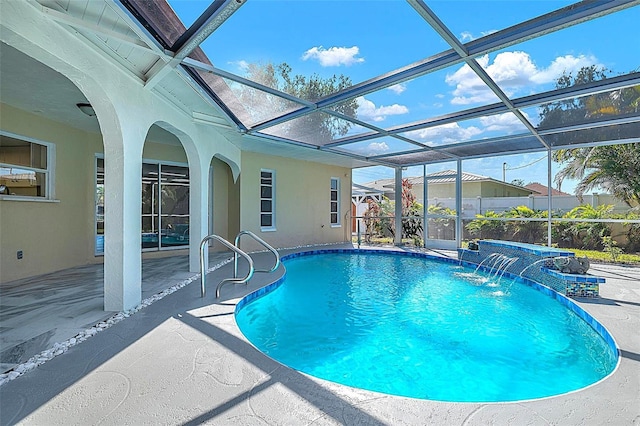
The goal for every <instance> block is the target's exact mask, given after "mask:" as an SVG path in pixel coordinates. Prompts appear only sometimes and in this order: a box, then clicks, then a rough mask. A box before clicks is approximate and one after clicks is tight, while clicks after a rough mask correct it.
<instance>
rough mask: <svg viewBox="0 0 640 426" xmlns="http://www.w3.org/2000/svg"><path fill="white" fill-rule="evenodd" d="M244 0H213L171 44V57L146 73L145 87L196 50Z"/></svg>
mask: <svg viewBox="0 0 640 426" xmlns="http://www.w3.org/2000/svg"><path fill="white" fill-rule="evenodd" d="M245 1H246V0H215V1H214V2H213V3H211V5H209V7H208V8H207V10H205V11H204V13H203V14H202V15H200V17H199V18H198V19H197V20H196V22H194V23H193V25H191V27H189V29H188V30H187V31H185V32H184V33H183V34H182V35H181V36H180V38H178V40H177V41H176V42H175V43H174V44H173V46H172V47H171V49H170V50H171V51H172V52H174V56H173V58H171V59H170V60H168V61H162V60H160V61H158V62H157V63H156V64H155V65H154V66H153V67H152V68H151V69H150V70H149V72H148V73H147V82H146V83H145V87H147V88H149V89H151V88H153V86H155V85H156V84H158V82H159V81H160V80H162V79H163V78H164V77H165V76H167V75H168V74H169V73H170V72H171V71H173V70H174V69H175V68H176V67H177V66H178V65H180V63H181V62H182V60H183V59H184V58H186V57H187V56H189V55H190V54H191V52H193V51H194V50H196V49H197V48H198V47H199V46H200V43H202V42H203V41H204V40H205V39H206V38H207V37H209V36H210V35H211V34H212V33H213V32H214V31H215V30H216V29H218V28H219V27H220V25H222V23H223V22H224V21H226V20H227V19H228V18H229V17H230V16H231V15H232V14H233V13H234V12H235V11H236V10H238V9H239V8H240V6H242V5H243V4H244V3H245Z"/></svg>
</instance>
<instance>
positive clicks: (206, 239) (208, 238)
mask: <svg viewBox="0 0 640 426" xmlns="http://www.w3.org/2000/svg"><path fill="white" fill-rule="evenodd" d="M211 240H216V241H218V242H219V243H221V244H222V245H224V246H225V247H227V248H228V249H229V250H231V251H233V253H234V258H235V260H236V265H237V260H238V255H240V256H242V257H244V258H245V259H247V262H249V272H248V273H247V276H246V277H244V278H238V277H237V276H235V275H237V274H234V277H233V278H225V279H224V280H222V281H220V283H219V284H218V286H217V287H216V298H220V288H221V287H222V286H223V285H224V284H226V283H234V284H244V283H246V282H247V281H249V280H250V279H251V277H253V273H254V271H255V268H254V266H253V259H251V257H250V256H249V255H248V254H247V253H245V252H243V251H242V250H240V249H239V248H238V247H236V246H234V245H233V244H231V243H230V242H229V241H227V240H225V239H224V238H222V237H221V236H219V235H215V234H211V235H207V236H206V237H204V238H203V239H202V242H201V243H200V292H201V297H204V294H205V274H206V271H205V268H204V264H205V262H204V249H205V247H206V246H207V244H208V243H209V241H211Z"/></svg>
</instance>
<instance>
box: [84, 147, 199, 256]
mask: <svg viewBox="0 0 640 426" xmlns="http://www.w3.org/2000/svg"><path fill="white" fill-rule="evenodd" d="M141 220H142V248H143V249H145V251H146V250H160V249H171V248H184V246H187V245H189V168H188V167H185V166H179V165H173V164H165V163H149V162H143V163H142V215H141ZM102 253H104V160H103V159H102V158H97V159H96V254H102Z"/></svg>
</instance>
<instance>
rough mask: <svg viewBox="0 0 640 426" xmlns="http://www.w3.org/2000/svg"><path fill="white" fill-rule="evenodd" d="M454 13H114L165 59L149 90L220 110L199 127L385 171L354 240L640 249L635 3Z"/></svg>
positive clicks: (132, 8)
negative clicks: (607, 244)
mask: <svg viewBox="0 0 640 426" xmlns="http://www.w3.org/2000/svg"><path fill="white" fill-rule="evenodd" d="M450 3H451V2H428V1H427V2H425V1H422V0H408V1H407V2H385V1H382V2H365V1H347V2H314V1H311V2H276V1H273V2H259V1H251V0H249V1H242V0H230V1H214V2H212V3H209V2H183V1H178V0H174V1H171V0H169V1H168V3H167V4H164V3H162V2H145V1H136V0H121V6H122V7H124V8H125V9H126V10H127V11H128V12H129V13H130V14H131V15H132V16H134V17H135V18H136V20H137V21H138V22H139V24H140V29H141V30H144V31H147V32H148V33H150V35H151V36H152V37H153V38H154V40H155V41H156V42H157V44H158V45H159V47H160V48H161V49H163V50H164V51H165V52H167V56H166V57H165V58H162V59H163V60H161V61H158V62H157V63H156V64H155V65H154V66H153V67H152V68H151V69H149V70H148V72H147V73H146V78H147V84H154V81H155V80H157V79H159V78H161V76H162V74H163V73H164V72H166V70H167V69H171V68H176V69H178V70H179V71H180V73H182V75H183V77H184V78H185V79H187V80H189V81H190V82H191V84H193V85H196V86H197V87H198V89H199V90H200V93H201V95H202V96H203V97H204V98H206V99H207V101H208V102H210V103H211V104H212V105H215V107H216V108H217V109H218V111H219V113H220V114H219V117H196V118H198V119H201V120H206V121H213V122H215V123H217V124H218V125H220V126H230V127H231V128H233V129H235V130H236V131H237V132H239V133H241V134H243V135H246V138H245V141H246V142H245V145H246V146H247V147H248V148H247V149H260V148H259V145H260V144H261V143H264V141H265V139H268V140H269V141H271V142H273V141H275V142H277V143H279V144H283V145H284V146H290V145H295V146H297V147H304V148H308V149H309V150H315V151H324V152H328V153H333V154H337V155H340V156H348V157H352V158H353V159H355V160H358V163H356V167H364V166H379V167H376V168H374V169H372V170H374V171H375V170H378V171H379V170H386V171H385V172H384V173H386V174H385V175H380V176H379V177H377V176H375V174H372V172H366V173H364V175H365V176H367V177H368V178H369V179H368V180H369V181H378V180H380V179H383V178H387V179H386V187H385V188H383V189H381V188H378V189H381V192H383V193H387V194H388V195H389V197H390V203H389V204H388V205H387V206H386V212H380V211H378V212H377V216H375V218H377V219H372V216H371V215H372V214H373V213H372V212H371V209H368V210H367V214H368V215H370V216H368V217H365V218H364V220H360V221H358V222H356V221H355V220H354V219H355V218H356V217H359V218H360V219H363V218H362V216H358V213H354V212H352V214H351V215H352V218H351V220H350V221H349V222H351V223H353V228H354V229H352V231H353V232H354V234H355V233H358V232H361V233H362V235H363V236H364V237H366V234H367V233H371V232H374V228H376V227H377V228H378V229H377V230H378V232H380V233H381V234H385V232H386V235H390V236H391V237H393V238H394V241H395V242H396V243H400V242H401V241H402V237H403V236H405V237H413V241H414V242H415V243H416V244H419V245H425V246H432V247H449V248H454V247H460V246H461V244H463V242H464V241H468V240H472V239H478V238H504V239H516V240H522V241H526V242H532V243H534V242H535V243H541V244H548V245H552V244H553V245H559V246H585V247H589V248H598V247H600V248H601V247H602V239H601V238H602V237H603V236H605V237H606V236H609V237H613V238H614V239H615V240H616V243H614V244H618V243H619V244H621V245H622V246H624V247H625V248H626V249H628V250H630V251H638V250H640V222H639V221H638V213H639V212H638V210H637V205H638V196H639V194H640V181H639V180H638V175H639V174H640V160H638V156H639V154H640V149H638V145H637V144H638V142H640V72H638V71H639V70H640V43H639V42H638V41H639V40H638V34H637V22H638V19H639V18H640V8H638V7H637V6H638V4H639V2H638V1H632V0H618V1H583V2H578V3H570V2H564V1H545V2H497V1H496V2H464V1H461V2H455V4H456V7H451V4H450ZM72 7H73V2H71V4H69V8H72ZM174 13H175V15H174ZM178 18H179V19H178ZM249 145H252V146H251V147H250V146H249ZM256 146H258V147H257V148H256ZM612 160H613V161H612ZM496 164H497V166H496ZM530 164H535V167H536V170H537V171H538V175H536V176H534V175H533V174H532V169H531V168H527V167H526V166H528V165H530ZM500 166H501V167H502V182H503V183H504V184H505V185H503V186H502V188H500V187H499V186H498V187H497V188H496V185H497V184H498V183H499V182H498V181H500V179H499V177H498V178H496V179H493V180H495V181H496V182H494V185H493V188H492V189H491V186H487V185H485V188H484V189H482V188H480V186H479V184H477V182H476V183H475V184H474V179H475V180H481V179H478V178H473V179H471V178H470V179H467V180H466V179H465V178H464V176H467V175H474V173H473V172H476V174H475V175H474V176H477V175H482V174H484V173H477V171H483V170H487V169H490V168H491V167H494V168H496V167H500ZM384 168H386V169H384ZM507 170H508V171H509V175H510V181H508V182H507V181H506V176H505V175H506V172H507ZM390 171H392V172H390ZM358 172H359V170H358V169H357V168H356V169H355V170H354V182H355V176H357V175H358ZM434 172H435V173H434ZM390 174H392V176H391V177H390V176H389V175H390ZM407 178H408V179H407ZM403 179H404V180H405V181H406V182H405V185H406V183H407V182H409V181H411V180H412V181H413V185H411V184H409V186H411V187H412V188H411V190H409V191H405V194H406V193H407V192H411V193H412V194H413V196H412V198H411V199H410V200H409V201H408V202H407V200H404V201H405V202H404V203H403V198H402V193H403ZM511 179H512V180H513V181H511ZM565 179H566V180H565ZM571 179H574V185H575V188H572V190H571V191H570V192H563V191H561V190H560V188H559V187H560V184H561V183H562V182H563V180H564V181H565V187H566V182H570V181H571ZM365 180H366V179H365ZM527 182H531V183H535V184H536V185H537V188H538V190H531V191H530V192H529V193H528V194H527V193H524V194H523V193H522V192H521V191H519V190H517V188H515V187H518V188H520V189H523V187H526V185H525V183H527ZM361 183H362V182H361ZM444 184H446V185H447V187H448V189H447V192H446V193H442V190H443V188H444ZM509 185H511V187H509ZM505 187H507V190H506V191H507V192H509V194H506V193H505ZM540 187H542V188H544V189H543V190H542V191H541V190H539V188H540ZM509 188H510V189H511V191H510V190H509ZM553 188H557V189H555V190H554V189H553ZM516 194H518V195H516ZM360 199H362V197H360ZM414 200H415V202H414ZM379 207H380V206H378V208H379ZM634 207H636V209H635V210H634V209H633V208H634ZM332 208H333V207H332ZM379 210H380V209H379ZM337 211H338V207H337V206H336V212H337ZM354 211H355V210H354ZM385 214H386V215H385ZM353 216H355V217H353ZM400 216H402V217H403V220H402V221H395V220H393V218H394V217H400ZM381 218H382V219H381ZM345 219H348V218H345ZM345 222H346V220H345ZM365 222H366V223H365ZM360 227H362V229H360ZM356 228H358V229H356ZM383 228H386V230H385V229H383Z"/></svg>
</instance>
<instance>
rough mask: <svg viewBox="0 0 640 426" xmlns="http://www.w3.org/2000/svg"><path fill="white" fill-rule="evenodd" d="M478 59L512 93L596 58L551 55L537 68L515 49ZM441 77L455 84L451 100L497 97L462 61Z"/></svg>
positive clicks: (470, 101) (476, 100)
mask: <svg viewBox="0 0 640 426" xmlns="http://www.w3.org/2000/svg"><path fill="white" fill-rule="evenodd" d="M478 63H479V64H480V65H481V66H482V67H483V68H484V69H485V70H486V71H487V73H488V74H489V76H491V78H493V79H494V80H495V81H496V83H498V85H499V86H500V88H501V89H502V90H503V91H504V92H505V93H506V94H507V95H509V96H512V95H514V94H516V93H518V92H519V91H521V90H522V89H525V88H527V87H530V86H531V85H532V84H533V85H537V84H547V83H551V82H554V81H555V80H556V79H557V78H558V77H560V75H562V73H563V72H575V71H578V70H579V69H580V68H582V67H584V66H589V65H593V64H597V63H598V62H597V59H596V58H595V57H594V56H585V55H580V56H577V57H576V56H573V55H566V56H560V57H557V58H556V59H554V60H553V62H552V63H551V64H550V65H549V66H548V67H547V68H538V67H537V66H536V64H535V63H534V62H533V61H532V59H531V57H530V56H529V54H528V53H526V52H520V51H516V52H503V53H500V54H498V55H497V56H496V57H495V59H494V61H493V63H492V64H489V56H488V55H484V56H482V57H480V58H478ZM445 81H446V82H447V84H449V85H451V86H455V89H454V90H453V96H454V97H453V99H452V100H451V103H452V104H455V105H468V104H475V103H484V102H495V101H497V100H498V99H497V97H496V95H495V94H494V93H493V92H492V91H491V90H489V88H488V87H487V86H486V85H485V84H484V83H483V82H482V80H480V78H479V77H478V76H477V75H476V74H475V73H474V72H473V71H472V70H471V68H469V66H468V65H466V64H465V65H464V66H462V67H460V68H459V69H458V70H457V71H456V72H455V73H453V74H450V75H447V77H446V78H445Z"/></svg>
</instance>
